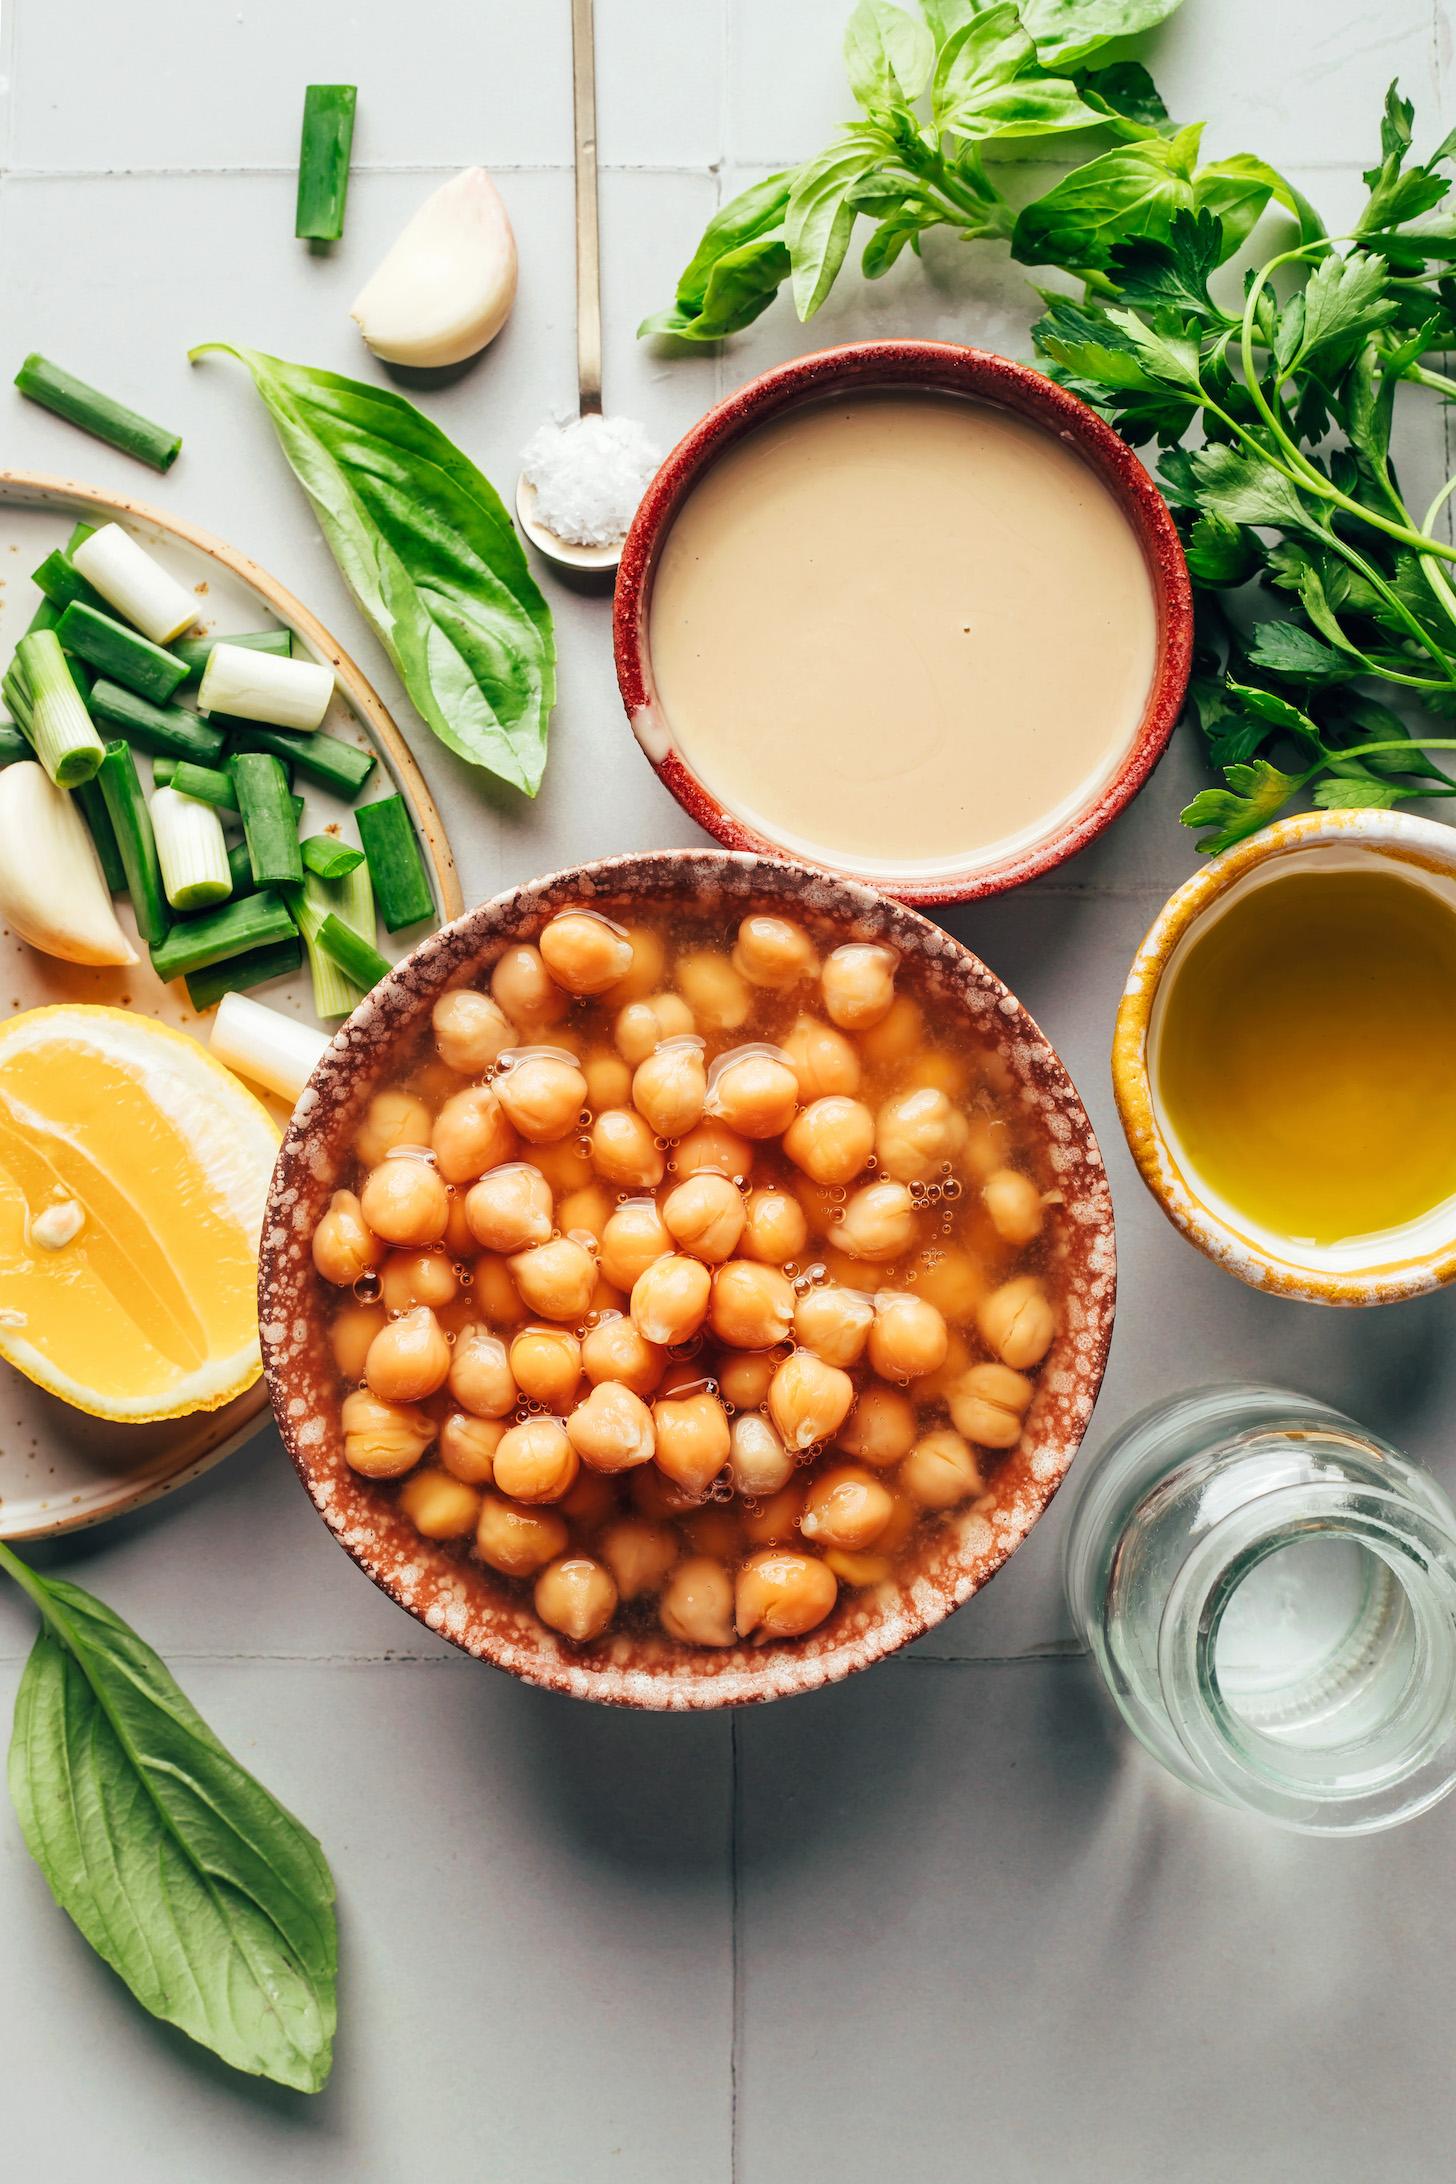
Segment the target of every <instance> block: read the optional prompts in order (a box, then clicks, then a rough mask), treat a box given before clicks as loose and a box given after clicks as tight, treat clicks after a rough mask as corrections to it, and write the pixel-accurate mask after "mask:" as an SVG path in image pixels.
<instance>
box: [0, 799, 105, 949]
mask: <svg viewBox="0 0 1456 2184" xmlns="http://www.w3.org/2000/svg"><path fill="white" fill-rule="evenodd" d="M0 918H3V919H4V921H5V923H6V924H7V925H8V926H9V927H10V930H11V932H12V933H14V934H15V935H16V936H17V938H18V939H20V940H28V941H29V942H30V945H31V947H32V948H39V949H40V950H41V951H42V953H43V954H45V955H50V956H59V958H60V959H61V961H62V962H63V963H135V962H136V960H137V954H136V950H135V948H133V946H132V944H131V942H130V941H129V940H128V939H127V937H126V935H125V933H124V932H123V931H122V929H121V927H120V926H119V925H118V924H117V922H116V912H115V911H114V910H113V909H112V907H111V897H110V895H109V894H108V893H107V891H106V881H105V879H104V878H103V876H102V872H101V866H100V863H99V862H98V860H97V856H96V851H95V848H94V846H93V844H92V841H91V836H90V834H89V833H88V831H87V827H86V822H85V820H84V819H83V818H82V817H81V814H80V812H79V810H78V809H77V807H76V804H75V802H74V801H73V799H72V797H71V795H70V792H69V791H68V790H66V789H58V788H57V787H56V785H55V783H54V781H52V779H51V777H50V775H49V774H48V773H47V772H46V770H45V768H44V767H43V766H38V765H37V764H36V763H35V761H34V760H33V759H22V760H21V761H20V762H19V764H17V765H14V766H7V767H6V768H5V769H4V771H3V772H0Z"/></svg>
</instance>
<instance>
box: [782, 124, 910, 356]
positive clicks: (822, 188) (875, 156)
mask: <svg viewBox="0 0 1456 2184" xmlns="http://www.w3.org/2000/svg"><path fill="white" fill-rule="evenodd" d="M884 151H885V145H884V140H883V138H881V137H880V136H879V134H878V132H874V133H873V134H871V132H870V131H868V130H866V131H865V132H864V133H863V134H861V133H860V132H858V131H853V132H851V133H850V135H849V136H847V137H844V138H841V139H840V141H839V143H837V144H831V145H830V146H829V148H828V150H827V151H824V152H820V154H819V155H818V157H817V158H816V159H811V160H809V161H808V162H807V163H806V164H805V165H804V166H802V167H800V168H799V170H798V172H797V173H796V174H795V176H794V184H793V188H792V189H791V190H790V192H789V207H788V213H787V215H786V217H785V221H784V230H785V233H786V235H787V236H788V244H789V257H790V260H791V262H792V265H793V289H794V308H795V310H796V311H797V312H798V314H799V316H800V318H801V319H811V318H812V317H813V316H814V313H815V312H816V311H817V310H818V308H819V306H820V304H821V303H822V302H823V301H824V298H825V297H826V296H827V295H828V293H829V291H830V289H831V288H832V287H833V286H834V277H835V275H836V274H837V273H838V271H839V268H840V267H841V266H842V265H843V263H844V254H845V252H846V251H847V250H848V248H849V237H850V231H851V229H852V228H853V226H854V222H855V207H854V206H853V205H852V204H851V203H850V202H849V192H850V190H851V189H852V188H853V186H854V184H855V183H856V182H858V181H859V180H860V179H861V178H862V177H863V176H864V175H867V174H868V173H869V172H870V171H871V169H872V168H873V167H875V166H876V165H877V164H878V162H879V160H880V159H881V158H882V157H883V155H884Z"/></svg>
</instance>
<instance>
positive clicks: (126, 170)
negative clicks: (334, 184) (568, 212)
mask: <svg viewBox="0 0 1456 2184" xmlns="http://www.w3.org/2000/svg"><path fill="white" fill-rule="evenodd" d="M459 171H460V169H459V167H458V165H456V164H453V163H449V162H446V163H442V162H440V161H439V160H426V159H399V160H389V159H377V160H376V159H366V160H356V161H355V162H354V163H353V165H352V167H351V168H350V174H351V177H352V179H354V180H356V181H357V180H358V178H359V176H360V175H370V174H378V175H398V174H405V175H408V174H445V175H450V174H458V173H459ZM490 171H491V173H492V174H559V175H570V173H571V171H572V167H571V161H570V160H569V159H516V160H510V159H498V160H493V161H492V162H491V169H490ZM599 171H600V172H601V173H602V174H644V175H653V176H662V175H692V176H695V177H696V176H700V175H702V174H703V173H704V172H705V171H710V170H705V169H704V168H703V167H702V166H701V165H693V166H687V165H683V164H682V163H680V162H677V161H672V160H668V161H663V162H661V163H659V162H657V161H655V160H650V159H643V160H636V159H620V160H618V159H604V160H602V161H601V162H600V170H599ZM4 172H5V173H6V174H7V175H8V176H9V177H10V178H11V179H12V180H14V181H18V182H128V181H131V182H135V181H143V182H145V181H162V182H189V181H191V182H195V181H206V180H208V179H209V177H211V178H214V179H216V180H218V181H225V182H237V181H250V180H257V179H259V178H260V177H261V178H263V179H269V178H274V177H277V176H287V175H296V174H297V172H298V169H297V167H296V166H294V165H284V164H282V163H273V162H268V163H260V164H257V165H241V166H231V167H145V166H138V167H129V166H115V167H17V166H8V165H7V166H6V167H5V169H4Z"/></svg>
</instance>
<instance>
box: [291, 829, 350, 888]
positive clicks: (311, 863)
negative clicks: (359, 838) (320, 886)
mask: <svg viewBox="0 0 1456 2184" xmlns="http://www.w3.org/2000/svg"><path fill="white" fill-rule="evenodd" d="M302 855H303V862H304V868H305V870H306V871H309V872H316V873H317V874H318V876H319V878H320V879H321V880H341V879H342V878H343V877H344V874H345V873H346V872H352V871H353V870H354V867H355V866H356V865H361V864H363V862H364V852H363V850H362V849H355V848H354V846H353V844H352V843H350V842H341V841H339V840H338V838H337V836H335V835H332V834H310V835H309V837H308V839H307V840H306V841H305V842H304V843H303V845H302Z"/></svg>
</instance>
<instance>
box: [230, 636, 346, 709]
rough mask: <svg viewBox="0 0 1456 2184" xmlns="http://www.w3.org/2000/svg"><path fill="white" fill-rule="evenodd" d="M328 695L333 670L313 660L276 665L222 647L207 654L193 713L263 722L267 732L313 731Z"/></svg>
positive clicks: (264, 655) (268, 656) (264, 656)
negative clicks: (288, 729) (303, 729)
mask: <svg viewBox="0 0 1456 2184" xmlns="http://www.w3.org/2000/svg"><path fill="white" fill-rule="evenodd" d="M333 694H334V674H333V669H332V668H328V667H321V666H320V665H319V663H318V661H317V660H280V659H278V658H276V657H275V656H274V655H273V654H272V653H268V652H250V651H248V650H247V648H246V647H245V646H243V645H230V644H225V643H224V644H220V645H214V646H213V648H212V650H211V652H209V654H208V655H207V665H206V667H205V668H204V669H203V670H202V684H201V687H200V688H199V690H198V693H197V709H198V711H199V712H200V713H231V714H232V715H233V716H234V717H235V718H236V719H238V720H257V721H263V722H264V723H266V725H267V726H268V727H270V728H305V729H307V728H317V727H318V725H319V723H320V721H322V719H323V717H324V715H325V713H326V712H327V711H328V709H329V700H330V699H331V698H332V697H333Z"/></svg>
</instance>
